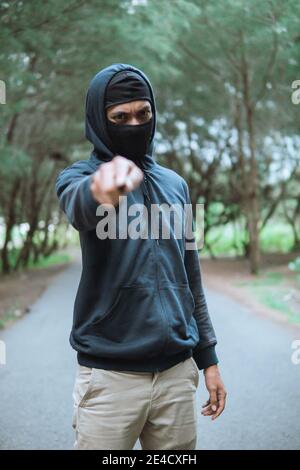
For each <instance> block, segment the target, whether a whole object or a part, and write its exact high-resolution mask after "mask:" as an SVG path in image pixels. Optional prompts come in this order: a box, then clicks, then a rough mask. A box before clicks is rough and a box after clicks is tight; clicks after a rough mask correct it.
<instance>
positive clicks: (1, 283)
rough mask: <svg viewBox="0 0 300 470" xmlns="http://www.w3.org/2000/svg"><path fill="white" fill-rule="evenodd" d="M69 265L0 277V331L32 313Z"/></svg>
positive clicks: (63, 264) (64, 264)
mask: <svg viewBox="0 0 300 470" xmlns="http://www.w3.org/2000/svg"><path fill="white" fill-rule="evenodd" d="M68 264H69V263H62V264H59V265H53V266H49V267H46V268H35V269H30V270H26V271H24V272H22V273H12V274H10V275H9V276H1V277H0V329H1V328H3V327H7V326H9V325H11V324H12V323H14V322H15V321H16V320H17V319H18V318H20V317H21V316H23V315H25V314H27V313H30V305H32V304H33V303H34V302H35V301H36V300H37V299H38V297H40V295H41V294H42V293H43V292H44V290H45V289H46V288H47V286H48V285H49V283H50V282H51V280H52V279H53V277H54V276H55V275H56V274H58V273H59V272H61V271H63V270H64V269H65V268H66V267H67V266H68Z"/></svg>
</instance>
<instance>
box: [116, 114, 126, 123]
mask: <svg viewBox="0 0 300 470" xmlns="http://www.w3.org/2000/svg"><path fill="white" fill-rule="evenodd" d="M125 118H126V114H125V113H118V114H115V116H114V120H115V121H116V122H123V121H124V120H125Z"/></svg>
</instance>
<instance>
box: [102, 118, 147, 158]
mask: <svg viewBox="0 0 300 470" xmlns="http://www.w3.org/2000/svg"><path fill="white" fill-rule="evenodd" d="M152 123H153V118H151V119H150V120H149V121H147V122H145V123H144V124H137V125H130V124H116V123H115V122H112V121H110V120H109V119H108V120H107V129H108V132H109V136H110V139H111V141H112V144H113V150H114V152H115V153H116V154H118V155H122V156H123V157H127V158H129V159H130V160H135V161H141V160H142V159H143V157H144V155H145V154H146V153H147V150H148V146H149V143H150V137H151V133H152Z"/></svg>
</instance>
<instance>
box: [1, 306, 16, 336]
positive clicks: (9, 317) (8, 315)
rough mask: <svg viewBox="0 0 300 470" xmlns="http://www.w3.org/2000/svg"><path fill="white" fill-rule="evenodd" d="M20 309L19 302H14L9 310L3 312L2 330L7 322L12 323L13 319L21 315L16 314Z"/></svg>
mask: <svg viewBox="0 0 300 470" xmlns="http://www.w3.org/2000/svg"><path fill="white" fill-rule="evenodd" d="M18 309H19V305H18V303H16V302H15V303H14V305H12V306H11V307H10V308H9V310H7V311H6V312H4V313H3V315H1V316H0V330H3V329H4V328H5V327H6V325H7V323H10V322H11V321H14V320H16V318H18V316H19V315H16V311H17V310H18Z"/></svg>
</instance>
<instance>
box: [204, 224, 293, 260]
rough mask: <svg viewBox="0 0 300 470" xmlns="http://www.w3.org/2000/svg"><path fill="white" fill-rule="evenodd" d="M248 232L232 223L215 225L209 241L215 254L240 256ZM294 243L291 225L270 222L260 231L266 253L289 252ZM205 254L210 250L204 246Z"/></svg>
mask: <svg viewBox="0 0 300 470" xmlns="http://www.w3.org/2000/svg"><path fill="white" fill-rule="evenodd" d="M244 240H246V232H245V231H244V230H243V229H236V228H235V227H234V225H233V224H232V223H230V224H227V225H224V226H222V227H215V228H213V229H212V230H211V231H209V232H208V234H207V243H208V244H210V245H211V246H212V250H213V253H214V254H215V256H239V255H242V254H243V241H244ZM293 243H294V238H293V232H292V229H291V228H290V226H289V225H287V224H284V223H282V222H276V223H271V222H270V223H269V224H268V225H267V226H266V227H265V228H264V229H263V230H262V232H261V233H260V247H261V250H262V251H263V252H264V253H288V252H289V251H291V249H292V247H293ZM202 252H203V255H208V254H209V252H208V250H207V248H206V247H205V244H204V246H203V251H202Z"/></svg>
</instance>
